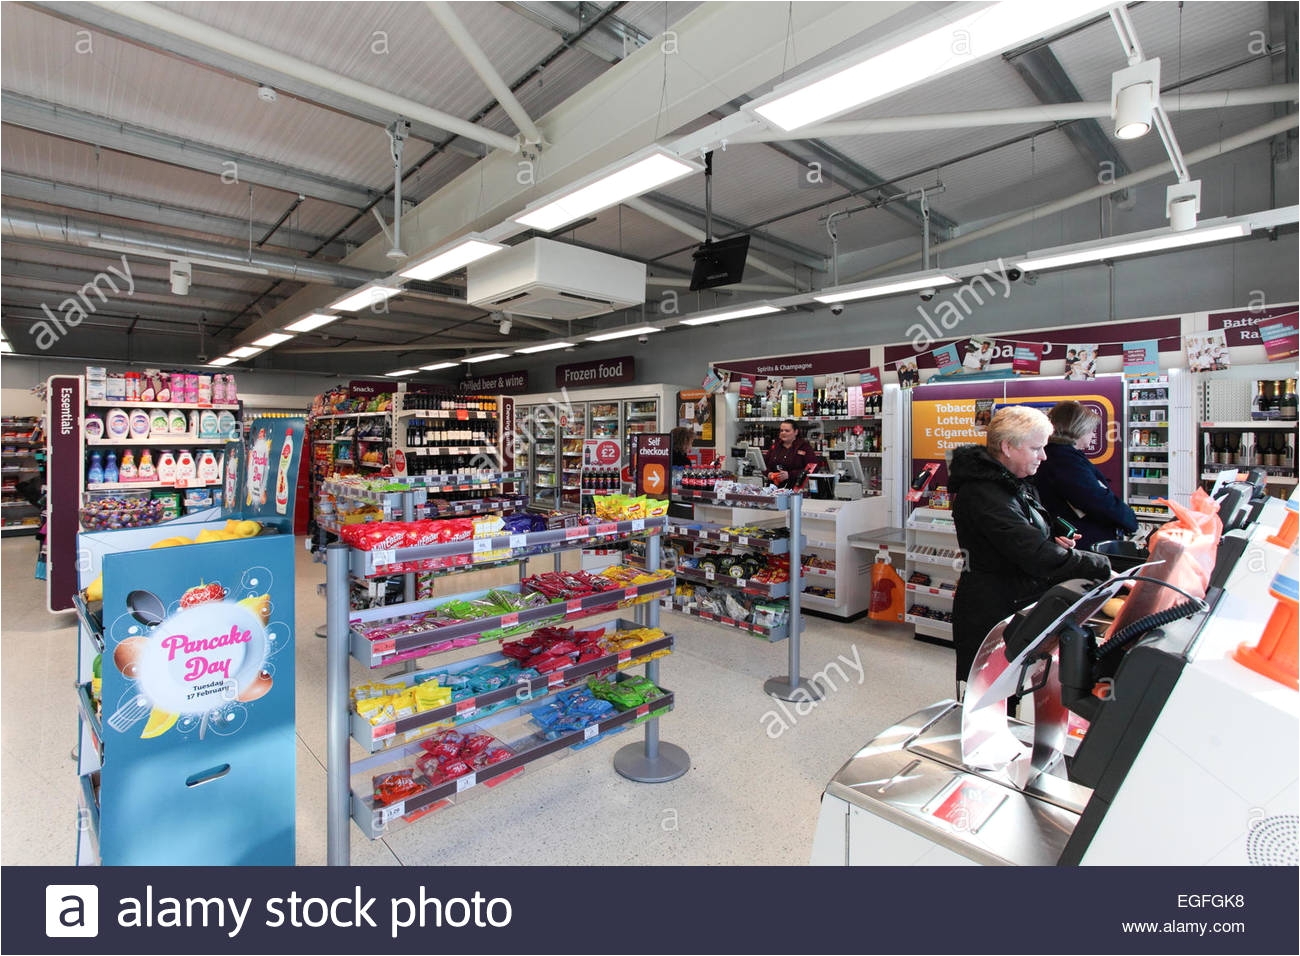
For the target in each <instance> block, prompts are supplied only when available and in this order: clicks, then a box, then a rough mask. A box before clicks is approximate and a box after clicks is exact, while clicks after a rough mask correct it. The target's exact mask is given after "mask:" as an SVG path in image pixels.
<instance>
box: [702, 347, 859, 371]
mask: <svg viewBox="0 0 1300 956" xmlns="http://www.w3.org/2000/svg"><path fill="white" fill-rule="evenodd" d="M870 361H871V350H870V349H842V350H840V351H838V352H813V353H810V354H807V355H784V356H776V357H773V358H764V359H746V360H738V361H735V362H715V363H714V368H717V369H726V370H727V371H729V372H731V373H732V374H733V375H740V374H746V375H757V376H769V377H772V376H775V377H777V378H780V377H782V376H793V375H828V374H830V373H831V372H852V371H854V370H855V369H860V368H866V366H867V364H868V363H869V362H870Z"/></svg>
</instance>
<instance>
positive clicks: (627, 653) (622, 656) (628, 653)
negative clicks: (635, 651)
mask: <svg viewBox="0 0 1300 956" xmlns="http://www.w3.org/2000/svg"><path fill="white" fill-rule="evenodd" d="M631 659H632V649H631V648H626V647H625V648H623V649H622V650H621V651H619V652H618V662H619V663H620V664H626V663H627V662H628V661H630V660H631Z"/></svg>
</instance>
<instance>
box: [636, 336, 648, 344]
mask: <svg viewBox="0 0 1300 956" xmlns="http://www.w3.org/2000/svg"><path fill="white" fill-rule="evenodd" d="M636 340H637V341H638V342H640V343H641V344H642V345H645V344H646V343H647V342H649V341H650V336H648V335H638V336H637V337H636Z"/></svg>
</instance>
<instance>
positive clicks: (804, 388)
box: [794, 375, 813, 402]
mask: <svg viewBox="0 0 1300 956" xmlns="http://www.w3.org/2000/svg"><path fill="white" fill-rule="evenodd" d="M794 394H795V396H796V397H798V399H799V401H801V402H806V401H808V399H810V398H812V397H813V377H812V376H811V375H796V376H795V378H794Z"/></svg>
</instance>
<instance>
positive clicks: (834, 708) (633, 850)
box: [0, 538, 953, 866]
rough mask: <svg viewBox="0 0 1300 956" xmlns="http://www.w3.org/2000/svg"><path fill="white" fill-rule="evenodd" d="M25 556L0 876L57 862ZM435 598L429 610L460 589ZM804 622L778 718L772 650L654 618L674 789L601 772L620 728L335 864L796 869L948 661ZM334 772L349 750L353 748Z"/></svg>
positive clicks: (310, 599) (4, 627)
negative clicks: (843, 769) (820, 816)
mask: <svg viewBox="0 0 1300 956" xmlns="http://www.w3.org/2000/svg"><path fill="white" fill-rule="evenodd" d="M34 547H35V546H34V544H33V542H32V541H31V540H30V539H24V538H10V539H6V540H5V541H4V542H3V543H0V566H2V567H3V575H2V576H0V654H2V655H3V661H4V667H3V670H2V671H0V692H2V693H3V705H2V708H0V722H2V728H3V730H2V733H3V738H2V740H0V745H2V750H0V753H2V758H3V766H2V767H0V775H2V776H0V779H2V781H3V783H2V784H0V787H2V789H0V799H2V800H3V813H2V814H0V863H3V864H4V865H26V864H37V863H51V862H52V863H69V864H70V863H73V862H74V861H75V857H76V838H77V832H76V822H77V793H78V789H77V777H76V765H75V763H74V762H73V761H72V760H71V759H70V753H71V751H72V750H73V748H74V747H75V746H76V743H77V740H76V729H77V718H76V703H75V701H74V699H73V696H72V684H73V679H74V676H75V670H76V619H75V616H74V615H72V614H63V615H52V614H49V613H48V612H46V611H45V610H44V607H45V595H44V587H45V585H44V582H41V581H36V580H35V579H34V578H33V577H32V566H33V563H34ZM296 554H297V555H298V557H297V568H296V581H297V589H296V600H297V609H296V617H297V628H298V630H297V640H296V644H295V647H296V664H297V670H296V687H297V694H296V697H297V728H298V747H297V753H296V759H297V776H298V788H297V790H298V798H297V844H298V851H297V862H298V863H299V864H300V865H321V864H324V863H325V862H326V838H325V834H326V810H325V756H324V755H325V701H324V689H325V642H324V641H323V640H321V639H320V638H317V637H316V636H315V630H316V628H317V627H318V626H319V625H321V624H322V623H323V622H324V620H325V602H324V599H323V598H322V597H320V596H319V595H318V594H317V593H316V587H317V585H318V584H319V583H320V582H321V581H323V580H324V579H325V569H324V566H323V565H321V564H316V563H313V562H312V561H311V559H310V557H309V556H308V555H307V554H306V552H305V551H303V550H302V549H301V548H300V549H299V550H298V551H297V552H296ZM547 567H549V562H548V564H547ZM531 570H544V568H533V569H531ZM449 583H450V582H443V585H442V586H440V588H439V593H447V594H452V593H455V592H456V591H457V590H460V589H461V585H460V584H459V583H457V584H455V585H452V586H450V587H449V586H447V585H448V584H449ZM494 583H495V582H494ZM483 586H486V585H483ZM621 614H622V616H627V612H626V611H624V612H621ZM610 616H611V617H612V616H613V615H610ZM602 620H603V619H602ZM806 622H807V627H806V630H805V632H804V635H803V640H802V644H801V655H800V656H801V666H800V670H801V671H802V672H803V674H802V676H804V677H812V676H813V675H816V674H823V675H825V676H826V677H828V678H829V679H830V680H831V681H832V682H833V683H834V685H835V686H834V689H833V690H829V692H828V693H827V694H826V696H825V699H824V700H822V701H821V702H819V703H818V704H816V706H811V705H808V704H803V705H802V706H799V707H797V706H796V705H795V704H791V703H786V704H784V705H782V704H781V703H780V702H778V701H776V700H774V699H772V698H770V697H768V696H767V695H766V694H764V693H763V682H764V681H765V680H767V679H768V678H769V677H774V676H781V675H785V674H786V673H787V671H788V664H787V654H788V647H787V645H786V644H785V643H778V644H769V643H767V642H766V641H762V640H758V639H755V638H753V637H749V636H747V635H745V634H743V633H741V632H739V631H734V630H730V629H727V628H723V627H720V626H718V625H714V624H710V623H708V622H707V621H702V620H699V619H698V618H688V617H685V616H683V615H679V614H673V613H670V612H667V611H662V612H661V613H660V624H661V626H662V627H663V628H664V629H665V630H667V631H669V632H671V633H673V634H675V635H676V636H677V646H676V649H675V650H674V651H673V653H672V655H671V656H669V657H667V658H664V659H663V660H662V661H661V662H660V680H661V683H662V684H663V685H664V686H665V687H668V688H670V689H671V690H672V691H673V692H674V693H675V695H676V706H675V708H674V710H673V711H672V712H671V713H670V714H668V715H667V716H666V717H664V718H663V719H662V720H661V721H660V736H661V739H662V740H664V741H667V742H670V743H674V744H677V745H678V746H680V747H683V748H685V749H686V751H687V752H688V753H689V754H690V758H691V769H690V771H689V772H688V773H687V774H685V775H684V776H682V777H680V778H678V779H677V780H674V781H671V782H669V783H665V784H657V785H650V784H638V783H633V782H631V781H629V780H626V779H624V778H623V777H621V776H619V775H618V774H617V773H616V772H615V771H614V769H613V767H612V766H611V761H612V759H613V755H614V753H615V752H616V751H617V750H618V749H619V748H621V747H623V746H626V745H628V744H631V743H635V742H637V741H640V740H643V739H644V730H643V729H642V728H635V729H632V730H629V731H626V732H624V733H621V734H617V735H615V736H612V737H611V738H610V739H608V740H605V741H601V742H599V743H597V744H596V745H595V746H591V747H587V748H585V749H583V750H580V751H566V752H565V756H564V757H563V758H562V759H558V760H554V761H544V762H542V763H541V764H540V765H537V766H530V767H528V768H526V769H525V771H524V773H523V774H521V775H520V776H519V777H517V778H515V779H513V780H510V781H509V782H507V783H505V784H503V785H502V786H500V787H496V788H493V789H491V790H489V789H487V788H483V787H479V788H476V790H477V791H478V793H476V794H475V796H474V797H473V798H472V799H469V800H466V801H465V802H464V804H463V805H460V806H452V807H448V808H446V809H444V810H439V811H437V812H434V813H432V814H430V815H429V816H427V817H426V818H424V819H422V820H420V821H417V822H416V823H414V824H412V825H410V826H406V827H404V828H402V829H395V830H394V831H393V832H391V833H389V834H388V835H386V836H385V837H384V838H383V839H380V840H374V841H372V840H369V839H368V838H366V837H365V836H364V835H363V834H362V833H361V831H360V829H359V828H357V827H356V826H350V827H349V833H350V852H351V860H352V863H353V865H358V866H361V865H365V866H387V865H437V864H476V865H483V864H498V863H499V864H503V865H515V866H518V865H529V864H560V865H563V864H573V865H589V864H633V865H650V864H738V865H749V864H752V865H802V864H806V863H807V862H808V856H809V853H810V852H811V849H812V837H813V830H814V828H815V826H816V822H817V812H818V807H819V803H820V798H821V793H822V790H823V788H824V787H825V785H826V782H827V781H828V780H829V779H830V778H831V776H832V775H834V773H835V772H836V771H837V770H838V769H839V768H840V766H841V765H842V764H843V763H844V761H845V760H847V759H848V758H849V757H850V756H851V755H852V754H853V753H854V752H855V751H856V750H857V749H858V748H860V747H861V746H862V745H863V744H865V743H866V742H867V741H868V740H870V739H871V738H872V737H873V736H875V735H876V734H877V733H879V732H880V731H881V730H883V729H885V728H886V727H888V726H889V725H891V724H893V723H894V722H896V721H897V720H898V718H900V717H904V716H906V715H908V714H910V713H912V712H914V711H916V710H918V709H919V708H921V707H923V706H925V705H927V704H930V703H933V702H934V701H936V700H939V699H942V698H944V697H948V696H951V694H952V664H953V661H952V652H951V651H949V650H946V649H944V648H940V647H936V646H934V645H931V644H925V643H920V642H917V641H914V640H913V639H912V636H911V630H910V629H905V628H899V627H885V626H880V625H877V624H875V623H873V622H870V621H868V620H861V621H856V622H854V623H851V624H846V623H842V622H837V621H830V620H827V619H824V618H818V617H811V616H810V617H807V618H806ZM463 653H465V654H466V655H467V656H468V655H472V654H474V653H481V649H472V650H467V651H465V652H463ZM832 665H834V666H832ZM398 669H399V668H397V667H394V668H391V669H387V670H385V669H380V670H379V671H377V672H374V673H372V672H371V671H369V670H368V669H366V668H363V667H361V666H360V665H359V664H357V663H356V662H353V664H352V666H351V668H350V670H351V679H352V681H353V682H354V683H356V682H360V681H363V680H369V679H373V678H374V676H375V674H376V673H377V674H380V675H383V674H385V673H389V672H391V671H396V670H398ZM859 675H861V676H859ZM352 754H353V758H354V759H357V758H359V757H360V756H362V751H361V750H360V748H359V747H357V746H356V745H353V748H352ZM471 792H473V791H471Z"/></svg>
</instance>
